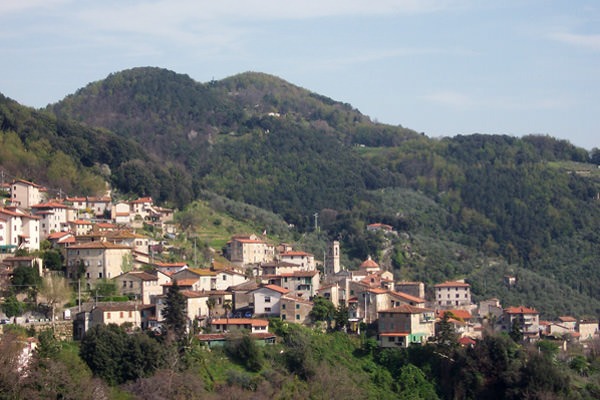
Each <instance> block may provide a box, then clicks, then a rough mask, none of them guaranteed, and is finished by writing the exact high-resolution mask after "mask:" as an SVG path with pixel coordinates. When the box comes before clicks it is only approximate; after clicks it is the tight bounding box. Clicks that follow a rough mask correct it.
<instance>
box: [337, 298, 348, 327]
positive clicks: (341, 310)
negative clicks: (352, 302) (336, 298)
mask: <svg viewBox="0 0 600 400" xmlns="http://www.w3.org/2000/svg"><path fill="white" fill-rule="evenodd" d="M349 324H350V321H349V318H348V307H346V304H345V303H344V302H340V305H339V306H338V308H337V309H336V310H335V329H338V330H342V329H345V328H346V327H347V326H348V325H349Z"/></svg>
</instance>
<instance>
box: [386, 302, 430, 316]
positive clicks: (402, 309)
mask: <svg viewBox="0 0 600 400" xmlns="http://www.w3.org/2000/svg"><path fill="white" fill-rule="evenodd" d="M433 311H434V310H433V309H431V308H421V307H415V306H409V305H408V304H403V305H401V306H398V307H394V308H388V309H387V310H381V311H378V313H384V312H386V313H396V314H421V313H424V312H433Z"/></svg>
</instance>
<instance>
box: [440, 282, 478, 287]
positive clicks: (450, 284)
mask: <svg viewBox="0 0 600 400" xmlns="http://www.w3.org/2000/svg"><path fill="white" fill-rule="evenodd" d="M433 287H435V288H443V287H471V285H469V284H468V283H464V282H451V281H448V282H444V283H438V284H437V285H433Z"/></svg>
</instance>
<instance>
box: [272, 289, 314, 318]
mask: <svg viewBox="0 0 600 400" xmlns="http://www.w3.org/2000/svg"><path fill="white" fill-rule="evenodd" d="M280 304H281V306H280V310H281V312H280V317H281V319H282V320H284V321H288V322H294V323H296V324H302V325H311V324H312V319H311V318H310V312H311V311H312V308H313V302H312V301H309V300H307V299H304V298H301V297H296V296H292V295H291V294H285V295H283V296H281V299H280Z"/></svg>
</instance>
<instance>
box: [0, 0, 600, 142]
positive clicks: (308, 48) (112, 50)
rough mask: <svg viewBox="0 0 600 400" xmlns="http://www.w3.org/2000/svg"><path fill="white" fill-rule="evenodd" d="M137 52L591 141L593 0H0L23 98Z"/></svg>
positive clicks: (397, 112)
mask: <svg viewBox="0 0 600 400" xmlns="http://www.w3.org/2000/svg"><path fill="white" fill-rule="evenodd" d="M141 66H153V67H161V68H167V69H170V70H172V71H175V72H177V73H182V74H187V75H189V76H190V77H191V78H192V79H194V80H196V81H198V82H203V83H204V82H208V81H210V80H212V79H216V80H219V79H223V78H226V77H228V76H232V75H235V74H238V73H242V72H246V71H255V72H264V73H268V74H272V75H275V76H278V77H280V78H282V79H285V80H286V81H288V82H290V83H292V84H294V85H297V86H300V87H303V88H305V89H308V90H310V91H313V92H316V93H318V94H321V95H324V96H328V97H330V98H332V99H334V100H337V101H341V102H344V103H349V104H351V105H352V106H353V107H355V108H357V109H358V110H359V111H361V112H362V113H363V114H365V115H368V116H369V117H371V119H372V120H375V121H378V122H382V123H386V124H391V125H402V126H404V127H407V128H411V129H414V130H416V131H418V132H423V133H425V134H426V135H427V136H429V137H432V138H438V137H445V136H455V135H459V134H460V135H468V134H472V133H486V134H507V135H513V136H523V135H528V134H543V135H550V136H553V137H556V138H560V139H566V140H569V141H570V142H571V143H573V144H574V145H577V146H579V147H583V148H586V149H588V150H591V149H592V148H594V147H599V148H600V134H599V132H597V130H598V125H599V122H600V2H598V1H597V0H592V1H579V0H570V1H552V0H546V1H542V0H514V1H513V0H502V1H486V0H478V1H476V0H464V1H461V0H456V1H452V0H370V1H365V0H343V1H342V0H302V1H282V0H241V1H238V0H219V1H215V0H210V1H205V0H128V1H123V0H96V1H94V0H2V1H0V93H2V94H4V95H5V96H7V97H10V98H12V99H14V100H16V101H18V102H19V103H21V104H23V105H26V106H30V107H36V108H39V107H44V106H46V105H47V104H50V103H55V102H57V101H60V100H61V99H62V98H64V97H65V96H67V95H69V94H72V93H74V92H75V91H77V89H79V88H82V87H84V86H86V85H87V84H88V83H90V82H94V81H98V80H101V79H104V78H106V77H107V76H108V75H109V74H111V73H114V72H118V71H122V70H125V69H129V68H134V67H141Z"/></svg>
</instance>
